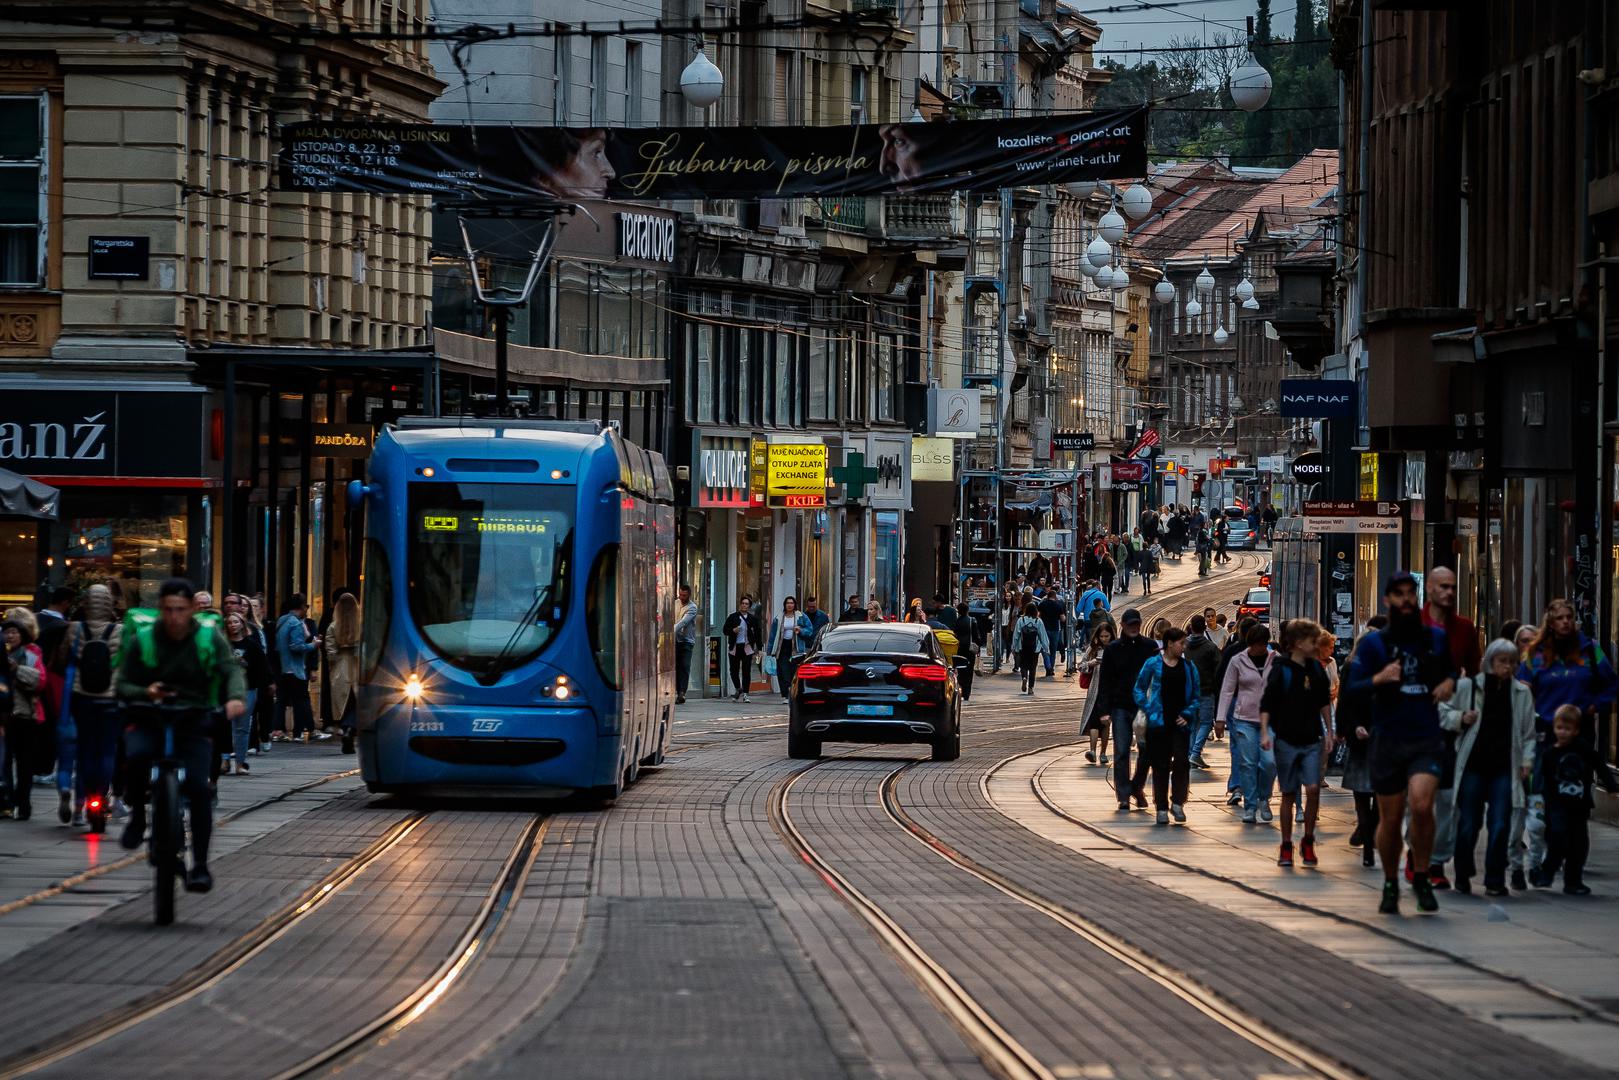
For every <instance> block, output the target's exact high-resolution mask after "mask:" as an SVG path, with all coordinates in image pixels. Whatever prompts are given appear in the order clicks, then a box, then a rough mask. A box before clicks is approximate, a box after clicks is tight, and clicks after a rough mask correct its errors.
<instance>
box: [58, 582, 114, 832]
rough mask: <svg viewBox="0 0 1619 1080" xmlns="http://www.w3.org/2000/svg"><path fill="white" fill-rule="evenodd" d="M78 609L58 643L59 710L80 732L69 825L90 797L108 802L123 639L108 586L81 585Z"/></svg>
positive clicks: (80, 822) (81, 819)
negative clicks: (62, 689)
mask: <svg viewBox="0 0 1619 1080" xmlns="http://www.w3.org/2000/svg"><path fill="white" fill-rule="evenodd" d="M83 614H84V617H83V618H82V619H80V620H79V621H77V622H74V623H70V624H69V625H68V629H67V635H66V636H65V637H64V638H63V639H62V645H61V649H62V658H63V665H64V668H65V670H66V671H67V673H68V683H67V697H68V700H67V702H66V704H65V706H64V708H63V711H64V712H66V713H68V714H69V715H70V716H72V717H73V724H74V727H75V728H77V730H78V736H79V738H78V743H79V746H78V762H77V766H78V774H79V777H78V784H77V788H78V790H77V791H76V792H75V795H76V798H75V800H74V806H73V818H72V821H73V824H74V825H83V824H84V807H85V803H86V802H88V801H89V800H91V799H99V800H100V801H99V803H97V804H95V805H97V806H99V807H101V808H105V807H106V806H107V804H108V793H109V791H110V789H111V787H112V777H113V768H114V765H115V762H116V761H117V756H118V737H119V722H118V699H117V697H116V695H115V694H114V692H113V691H114V688H113V672H114V670H116V668H117V661H118V649H119V647H120V646H121V645H122V644H123V640H124V628H123V625H122V624H121V623H120V622H119V621H118V613H117V609H116V608H115V607H114V605H113V601H112V590H110V589H108V588H107V586H105V585H100V584H97V585H92V586H90V587H89V588H88V589H86V590H85V593H84V611H83ZM103 812H105V810H104V809H103Z"/></svg>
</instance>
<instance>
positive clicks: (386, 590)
mask: <svg viewBox="0 0 1619 1080" xmlns="http://www.w3.org/2000/svg"><path fill="white" fill-rule="evenodd" d="M363 592H364V596H365V602H364V603H363V604H361V605H360V671H361V672H362V673H363V676H364V678H365V681H366V682H370V681H371V679H372V678H373V677H374V676H375V675H376V673H377V664H378V663H380V662H381V661H382V653H383V648H384V646H386V645H387V644H388V624H389V622H390V620H392V618H393V568H392V567H390V566H389V565H388V553H387V552H386V551H384V550H383V548H382V545H381V544H380V543H378V542H377V541H376V540H375V539H369V540H367V541H366V542H365V588H364V590H363Z"/></svg>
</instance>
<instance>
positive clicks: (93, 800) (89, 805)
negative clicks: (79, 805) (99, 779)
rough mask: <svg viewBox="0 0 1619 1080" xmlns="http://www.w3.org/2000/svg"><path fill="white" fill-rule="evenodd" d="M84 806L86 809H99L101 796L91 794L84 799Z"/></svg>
mask: <svg viewBox="0 0 1619 1080" xmlns="http://www.w3.org/2000/svg"><path fill="white" fill-rule="evenodd" d="M84 808H85V809H86V810H100V809H101V796H100V795H92V796H90V798H88V799H86V800H85V804H84Z"/></svg>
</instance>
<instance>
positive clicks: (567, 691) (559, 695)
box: [553, 682, 573, 701]
mask: <svg viewBox="0 0 1619 1080" xmlns="http://www.w3.org/2000/svg"><path fill="white" fill-rule="evenodd" d="M553 694H554V695H555V696H556V699H557V700H558V701H567V700H568V699H569V698H570V697H572V696H573V687H571V686H569V685H568V684H567V683H560V682H559V683H557V688H556V690H554V691H553Z"/></svg>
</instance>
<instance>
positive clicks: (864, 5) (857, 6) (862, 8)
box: [849, 0, 899, 18]
mask: <svg viewBox="0 0 1619 1080" xmlns="http://www.w3.org/2000/svg"><path fill="white" fill-rule="evenodd" d="M849 7H850V8H851V9H853V11H854V12H855V13H856V14H871V15H887V16H888V17H889V18H897V17H898V16H899V0H850V3H849Z"/></svg>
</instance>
